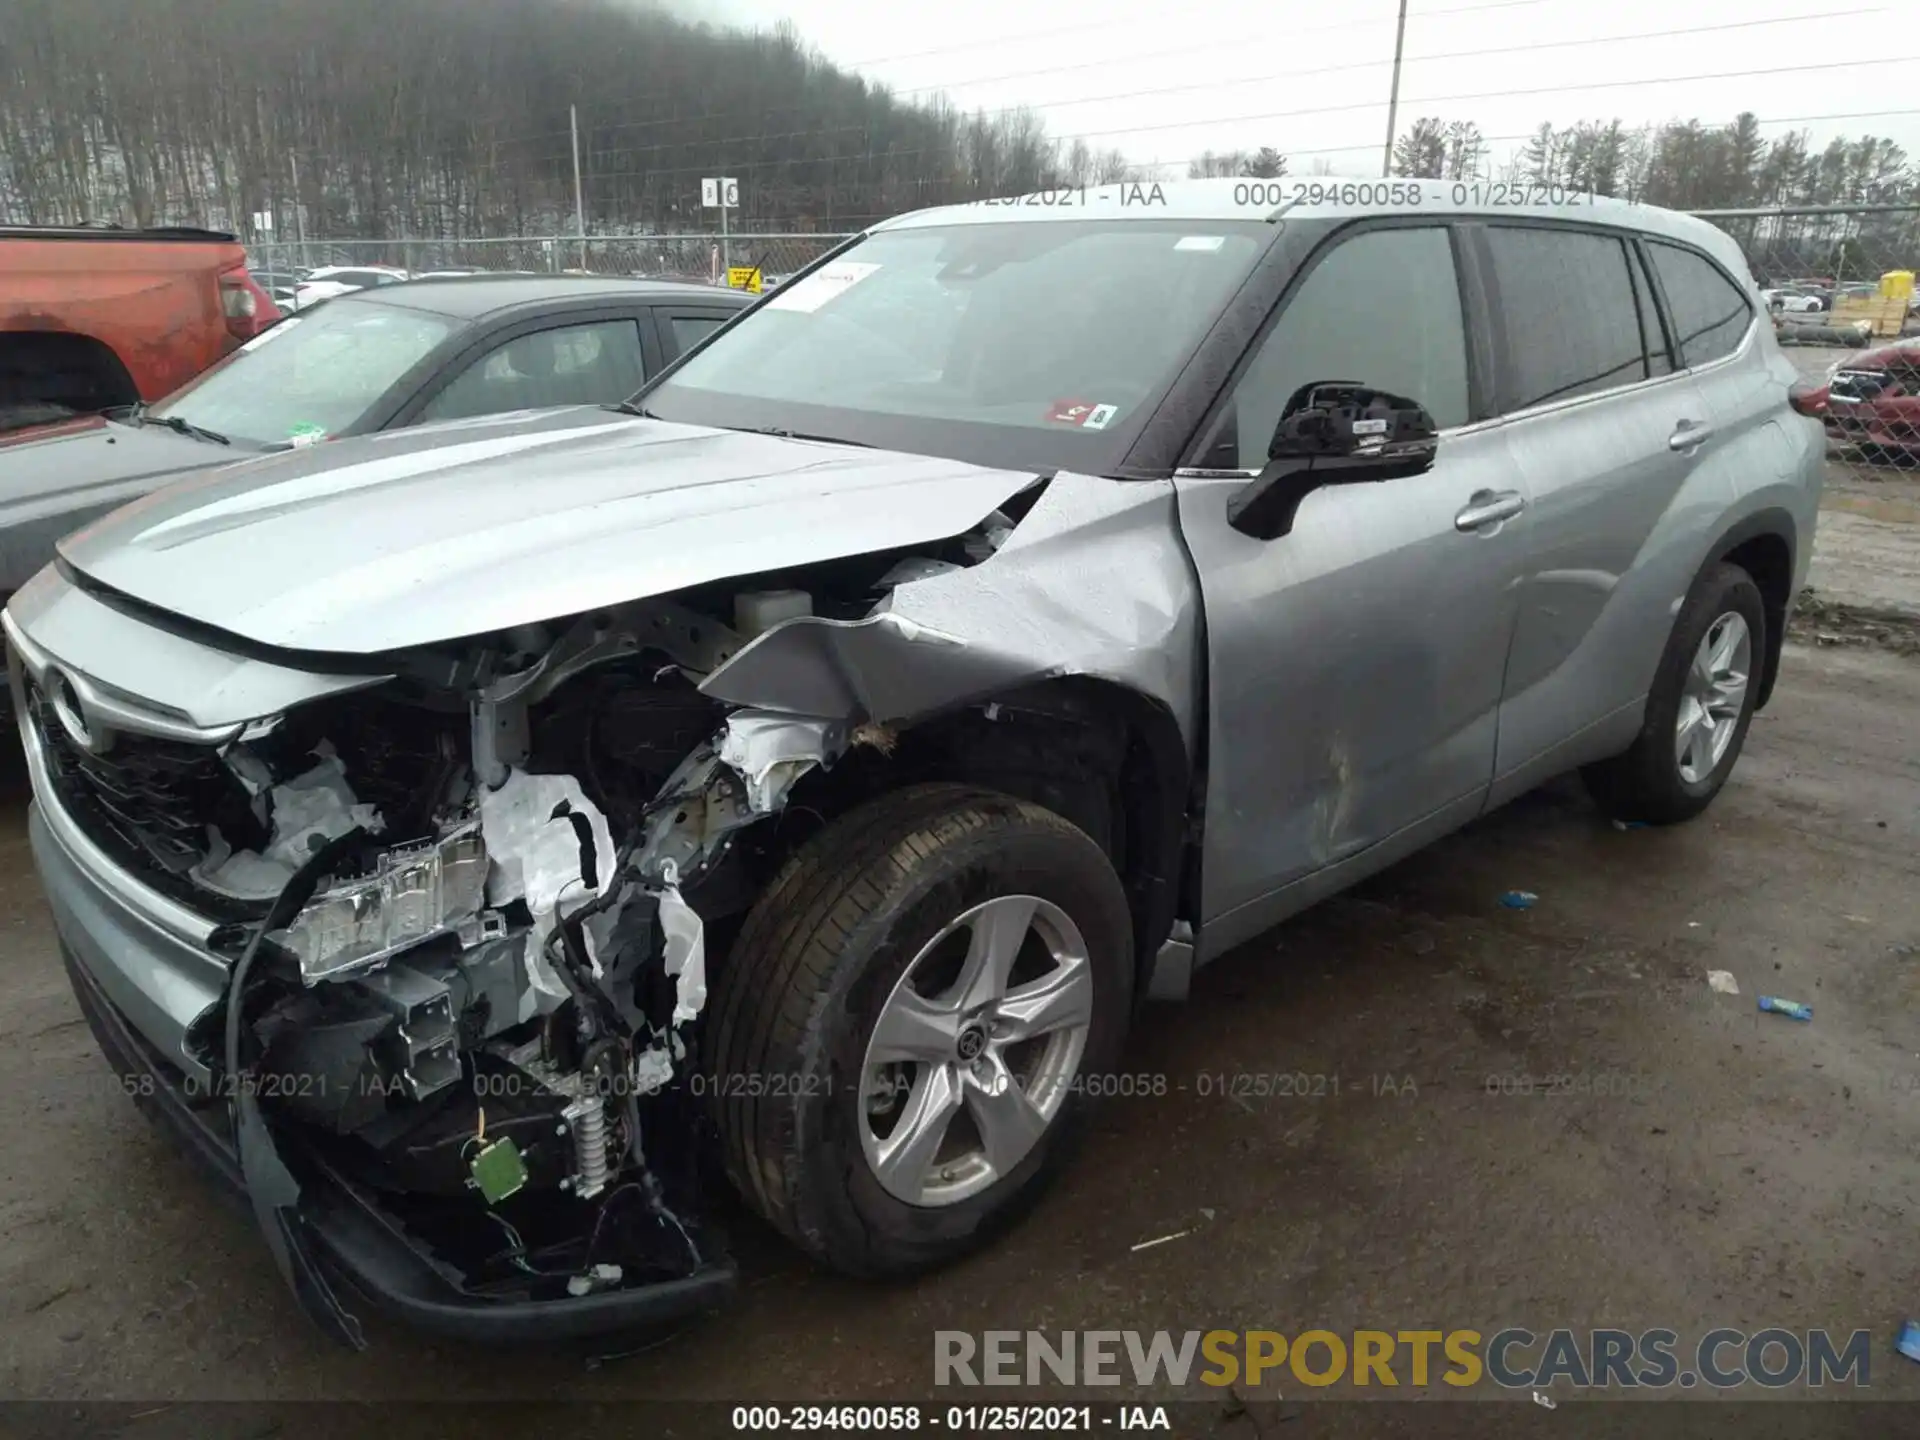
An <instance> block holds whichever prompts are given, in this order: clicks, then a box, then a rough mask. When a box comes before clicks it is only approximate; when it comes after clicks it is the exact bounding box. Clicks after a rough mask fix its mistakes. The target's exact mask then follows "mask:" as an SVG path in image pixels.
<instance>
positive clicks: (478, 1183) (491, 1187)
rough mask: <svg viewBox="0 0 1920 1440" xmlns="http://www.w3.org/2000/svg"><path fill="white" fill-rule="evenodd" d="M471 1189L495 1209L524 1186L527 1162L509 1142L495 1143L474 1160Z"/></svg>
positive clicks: (511, 1142) (498, 1141)
mask: <svg viewBox="0 0 1920 1440" xmlns="http://www.w3.org/2000/svg"><path fill="white" fill-rule="evenodd" d="M469 1168H470V1169H471V1171H472V1174H473V1183H474V1187H475V1188H476V1189H478V1190H479V1192H480V1193H481V1194H482V1195H483V1196H485V1197H486V1201H487V1203H488V1204H489V1205H498V1204H499V1203H500V1202H501V1201H502V1200H504V1199H506V1198H507V1197H508V1196H509V1195H512V1194H513V1193H515V1192H516V1191H517V1190H519V1189H520V1187H521V1186H523V1185H525V1184H526V1183H527V1166H526V1162H525V1161H523V1160H522V1159H521V1158H520V1151H519V1149H518V1147H516V1146H515V1145H514V1143H513V1141H511V1140H505V1139H502V1140H496V1141H494V1142H493V1143H492V1144H491V1145H489V1146H487V1148H486V1149H484V1150H482V1151H481V1152H480V1153H479V1154H478V1155H476V1156H474V1157H473V1164H472V1166H471V1167H469Z"/></svg>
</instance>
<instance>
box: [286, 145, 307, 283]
mask: <svg viewBox="0 0 1920 1440" xmlns="http://www.w3.org/2000/svg"><path fill="white" fill-rule="evenodd" d="M287 160H288V163H289V164H291V165H292V166H293V238H294V239H296V240H298V241H299V242H300V259H299V260H298V261H297V262H296V263H298V264H301V265H305V264H306V263H307V207H306V206H305V205H303V204H302V203H301V200H300V154H299V152H298V151H294V152H292V153H290V154H289V155H288V156H287Z"/></svg>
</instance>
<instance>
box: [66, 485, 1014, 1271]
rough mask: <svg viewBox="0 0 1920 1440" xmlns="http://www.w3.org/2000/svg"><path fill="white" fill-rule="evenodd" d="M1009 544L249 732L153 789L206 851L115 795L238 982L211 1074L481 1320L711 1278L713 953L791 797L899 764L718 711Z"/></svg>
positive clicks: (576, 629) (96, 785) (525, 656)
mask: <svg viewBox="0 0 1920 1440" xmlns="http://www.w3.org/2000/svg"><path fill="white" fill-rule="evenodd" d="M1010 530H1011V522H1010V521H1009V520H1008V519H1007V518H1006V516H1005V515H1002V514H998V513H996V514H995V515H994V516H993V517H990V519H989V521H988V522H987V524H986V525H985V526H984V527H982V529H981V530H980V531H978V532H976V533H973V534H969V535H967V536H963V537H959V538H957V539H955V540H954V541H952V542H949V544H948V545H947V546H946V547H944V548H945V549H946V550H948V551H951V552H952V553H951V554H936V555H931V556H930V555H927V554H924V553H921V554H916V555H914V556H910V557H903V556H893V555H883V556H863V557H858V560H857V561H855V562H848V563H845V564H842V565H838V566H830V567H814V568H813V569H812V570H810V572H809V574H808V575H807V576H806V577H805V579H806V580H807V581H808V582H809V583H810V584H811V586H812V587H813V588H812V589H810V590H808V591H802V590H800V589H798V588H795V587H794V586H792V585H770V586H767V587H766V588H755V589H751V590H741V589H738V588H732V589H730V590H720V591H716V593H714V594H710V595H709V594H690V593H683V594H681V595H677V596H675V597H673V598H671V599H655V600H648V601H643V602H638V603H636V604H634V605H632V606H628V607H622V608H621V609H619V610H615V611H607V612H601V613H597V614H593V615H588V616H584V617H579V618H577V619H575V620H572V621H568V622H563V623H562V624H559V625H552V626H532V627H527V628H526V629H525V630H523V631H520V632H515V633H513V634H510V635H496V636H488V637H484V638H483V639H480V640H477V641H473V642H469V643H468V644H466V645H463V646H461V647H458V648H457V649H454V648H449V649H448V650H447V651H446V652H445V653H441V654H435V655H429V656H422V657H416V659H415V662H414V664H413V666H412V667H411V670H410V673H407V674H403V675H401V676H400V677H398V678H396V679H394V680H392V681H389V682H386V683H384V684H381V685H379V686H377V687H375V688H372V689H367V690H362V691H358V692H354V693H350V694H347V695H341V696H334V697H330V698H327V699H323V700H320V701H316V702H314V703H312V704H309V705H305V706H301V707H297V708H295V709H293V710H291V711H289V712H287V713H285V714H283V715H281V716H278V717H275V718H274V719H273V720H271V721H268V722H261V723H258V724H254V725H251V726H249V727H247V729H246V730H245V731H244V733H242V734H241V735H239V736H238V737H237V738H236V739H234V740H233V741H232V742H230V743H229V744H227V745H225V746H223V747H221V748H220V749H219V751H218V767H219V773H218V774H214V773H211V772H208V771H206V770H205V769H204V767H203V768H201V769H193V770H189V769H188V768H187V767H186V762H185V761H184V760H182V761H180V762H179V763H178V764H175V765H172V768H169V762H167V760H166V757H165V756H164V754H162V758H161V759H159V760H154V759H149V760H148V761H147V762H145V763H147V764H148V765H149V770H148V772H146V773H147V776H148V779H147V780H146V781H143V783H149V784H151V785H152V786H155V787H164V786H172V787H173V789H172V790H171V791H166V790H164V789H163V790H156V792H155V793H156V794H163V795H164V798H166V799H168V800H170V801H171V802H173V803H172V806H171V810H170V813H176V814H177V813H178V811H179V809H180V808H182V801H183V799H185V798H190V801H191V806H192V813H193V814H194V815H195V816H196V820H197V829H198V832H199V833H192V827H189V828H186V829H183V828H181V827H179V826H177V825H173V826H169V827H165V828H164V829H160V828H156V827H155V826H154V825H153V824H150V823H148V822H149V819H150V814H149V812H146V811H143V810H141V809H140V807H139V806H138V804H137V803H136V799H137V797H136V796H134V795H133V794H132V793H131V788H130V787H128V786H127V785H125V784H124V783H120V788H119V789H118V790H116V789H115V784H116V783H119V782H116V781H113V780H110V779H108V778H107V777H105V775H104V774H103V773H94V774H91V775H89V777H88V778H89V780H90V781H91V792H90V793H91V795H92V797H93V799H92V802H91V803H92V805H93V810H94V812H95V817H94V818H95V819H96V821H98V822H100V823H101V824H102V825H104V826H105V827H106V828H107V829H110V830H112V831H113V832H114V833H115V834H117V835H118V836H120V837H121V838H122V839H123V840H124V841H126V842H127V846H128V847H129V848H133V847H137V848H138V849H139V850H141V851H142V852H143V857H144V859H143V863H144V868H145V870H146V872H147V873H148V874H149V875H151V876H152V877H153V878H154V879H156V880H160V879H164V880H165V881H166V882H167V884H168V886H169V888H170V890H171V892H172V893H174V894H176V895H179V896H181V897H182V898H187V897H189V896H190V897H191V902H192V903H194V904H195V905H197V906H198V907H200V908H202V909H203V910H205V911H206V912H207V913H212V914H217V915H218V916H219V917H220V918H221V919H222V920H223V921H224V922H226V923H224V924H223V926H222V928H221V930H219V931H216V932H215V942H214V943H215V945H216V948H223V949H226V950H228V951H229V953H231V954H233V955H235V956H240V957H243V958H241V959H240V960H238V961H237V963H236V964H235V965H234V967H233V972H232V978H231V981H230V985H229V990H228V994H227V996H226V1002H225V1004H224V1005H222V1006H221V1007H218V1008H217V1009H216V1010H215V1011H214V1012H210V1014H209V1015H208V1016H207V1017H206V1021H205V1023H204V1024H203V1025H202V1026H200V1027H197V1028H196V1031H195V1033H194V1035H193V1036H192V1037H191V1038H192V1042H193V1044H194V1048H195V1050H196V1052H197V1053H198V1054H199V1055H200V1056H201V1058H203V1059H204V1060H205V1062H206V1064H207V1065H208V1068H209V1071H210V1073H212V1074H214V1075H215V1076H216V1077H222V1078H223V1079H224V1080H225V1083H226V1084H227V1085H228V1086H229V1087H231V1090H232V1091H238V1092H244V1093H245V1094H246V1095H248V1096H249V1097H252V1099H253V1101H254V1102H255V1103H257V1105H258V1108H259V1111H260V1112H261V1113H264V1114H265V1115H267V1116H268V1117H270V1118H271V1121H272V1124H273V1127H274V1130H275V1131H276V1133H278V1134H279V1135H280V1137H281V1140H282V1147H283V1148H286V1140H287V1137H289V1136H297V1137H298V1140H299V1146H298V1148H299V1149H301V1150H302V1151H303V1152H311V1154H312V1155H313V1156H315V1157H319V1159H320V1160H321V1161H322V1162H323V1163H324V1164H325V1166H326V1167H327V1168H328V1169H329V1170H330V1171H331V1172H332V1173H333V1174H334V1175H335V1176H337V1177H340V1178H343V1179H344V1180H346V1181H347V1182H348V1183H350V1184H353V1185H355V1186H358V1187H362V1188H364V1190H366V1191H367V1192H368V1193H370V1194H373V1195H376V1196H378V1198H379V1201H380V1203H381V1205H383V1206H384V1207H386V1208H387V1209H388V1210H389V1211H391V1212H392V1213H393V1214H394V1215H395V1216H397V1217H398V1218H399V1219H400V1220H401V1221H402V1222H403V1223H404V1224H405V1225H406V1227H407V1228H408V1229H409V1230H410V1231H412V1232H414V1233H416V1234H419V1235H422V1236H426V1237H429V1238H430V1240H431V1243H432V1245H433V1247H434V1249H435V1250H436V1251H437V1252H439V1253H440V1254H442V1255H444V1256H445V1257H446V1258H447V1259H448V1260H449V1261H451V1262H452V1263H453V1264H454V1265H455V1266H456V1267H457V1268H458V1269H459V1271H460V1272H461V1273H462V1274H463V1275H464V1276H465V1277H466V1284H467V1288H469V1289H470V1290H472V1289H477V1290H479V1291H481V1292H482V1293H485V1292H486V1291H487V1290H488V1289H489V1288H496V1287H497V1288H498V1289H499V1290H500V1291H502V1292H504V1293H515V1294H527V1295H529V1296H532V1297H547V1296H555V1295H562V1294H565V1295H573V1296H581V1295H586V1294H590V1293H596V1292H597V1291H599V1290H602V1289H615V1288H620V1287H622V1286H625V1285H633V1284H649V1283H655V1282H658V1281H661V1280H662V1279H671V1278H675V1277H681V1276H686V1275H690V1274H692V1273H694V1272H695V1271H697V1270H698V1269H699V1268H700V1266H701V1265H702V1264H703V1262H704V1261H705V1260H706V1258H707V1257H708V1256H709V1255H710V1254H711V1252H712V1249H713V1247H714V1246H715V1245H716V1244H717V1241H716V1239H715V1238H714V1237H712V1236H710V1235H709V1234H708V1233H707V1231H706V1229H705V1228H704V1222H703V1220H702V1219H701V1218H700V1215H701V1209H702V1207H701V1206H700V1204H699V1200H698V1187H699V1178H698V1177H699V1169H700V1167H699V1165H698V1163H697V1150H698V1145H697V1141H698V1136H699V1127H700V1125H701V1123H702V1122H701V1115H702V1109H701V1104H700V1099H701V1096H700V1093H699V1085H698V1082H697V1080H696V1079H694V1077H695V1074H696V1072H695V1070H694V1066H695V1063H696V1059H697V1055H696V1051H697V1046H698V1031H699V1020H700V1017H701V1014H702V1010H703V1007H704V1005H705V1003H706V998H707V963H708V954H709V949H710V947H711V946H713V945H715V944H716V943H718V944H721V945H724V942H725V939H726V937H727V936H728V935H729V934H730V933H731V930H732V928H733V927H735V926H737V924H738V921H739V919H740V917H741V916H742V915H743V914H744V912H745V910H746V909H747V907H748V906H750V905H751V903H752V901H753V899H754V897H755V896H756V894H757V893H758V892H759V891H760V890H761V889H762V888H763V886H764V884H765V882H766V880H767V877H768V873H769V870H770V867H771V865H772V863H773V861H772V858H771V857H773V856H774V855H776V854H777V852H778V846H777V844H773V843H765V842H763V841H762V840H757V839H756V838H755V837H756V835H757V834H758V833H759V831H769V830H777V829H778V827H779V825H780V824H781V823H782V822H781V820H780V818H779V817H781V815H782V812H783V810H784V809H785V807H786V805H787V802H788V799H789V797H790V796H791V794H792V793H793V791H794V789H795V787H796V785H798V784H800V783H801V782H802V781H803V780H805V779H806V777H808V776H810V775H816V774H820V773H823V772H825V771H826V770H828V769H829V768H831V767H833V766H834V765H835V763H836V761H838V760H840V759H841V758H842V757H843V756H844V755H845V754H846V752H847V751H848V750H849V749H850V748H859V749H865V750H867V751H868V752H869V753H870V754H871V755H874V756H876V757H877V756H880V755H882V754H884V753H886V752H887V751H889V750H890V747H891V744H892V736H891V732H890V731H888V730H887V729H886V728H885V727H883V726H877V725H860V726H853V725H850V724H849V723H847V722H846V721H842V720H830V719H823V718H818V717H813V716H806V715H799V714H791V713H782V712H776V711H771V710H761V709H755V708H752V707H747V706H733V705H729V704H727V703H725V702H723V701H720V700H716V699H713V698H710V697H709V696H707V695H705V694H703V693H702V692H701V691H700V690H699V689H698V688H697V687H698V683H699V681H700V680H701V679H702V678H704V677H705V676H706V675H708V674H709V673H711V671H712V670H713V669H714V668H716V667H717V666H718V665H720V664H721V663H723V662H724V661H725V660H727V659H729V658H731V657H732V656H734V655H736V654H738V653H739V652H740V651H741V650H742V649H743V648H744V647H746V646H747V645H748V644H750V643H751V642H752V641H753V640H754V639H755V638H756V637H758V636H760V635H762V634H764V633H766V632H767V631H768V630H769V629H771V628H773V627H775V626H777V625H778V624H780V623H781V622H783V621H786V620H790V619H794V618H796V617H801V616H815V617H820V616H824V617H829V618H833V617H843V618H847V619H855V618H858V617H861V616H865V615H867V614H869V613H870V612H872V611H873V609H874V608H875V606H876V604H877V603H880V602H882V601H883V600H884V598H885V596H886V594H887V593H888V591H889V589H890V587H892V586H893V585H895V584H897V583H900V581H901V580H902V579H904V578H909V577H914V578H924V577H926V576H928V575H933V574H939V573H943V572H944V571H948V570H957V569H960V568H964V567H965V566H967V565H968V564H970V563H977V562H978V561H979V560H981V559H984V558H986V556H988V555H990V554H991V553H992V550H993V548H994V547H995V546H996V545H997V544H998V543H1000V541H1001V540H1002V539H1003V538H1004V537H1005V535H1006V534H1008V533H1009V532H1010ZM778 578H791V577H778ZM150 749H152V750H153V751H154V752H155V753H156V754H160V753H161V752H162V747H160V746H159V745H158V744H157V742H156V744H155V745H154V746H152V747H150ZM204 759H205V757H202V760H204ZM87 763H89V764H91V763H93V762H92V761H91V760H89V761H88V762H87ZM119 763H120V764H121V765H122V766H123V767H124V766H125V765H126V764H128V763H129V762H127V761H126V760H124V759H123V760H122V761H120V762H119ZM194 763H195V764H196V765H197V764H200V763H201V761H196V762H194ZM756 827H759V831H756ZM777 838H778V837H777V836H772V837H768V839H770V840H777ZM316 867H318V871H317V872H316ZM316 873H318V875H319V880H318V884H317V885H315V886H313V887H312V890H311V895H310V898H306V899H304V901H303V902H302V903H299V904H298V906H297V908H296V909H291V910H290V909H288V908H287V904H286V897H287V895H288V894H289V892H290V891H291V890H295V889H298V888H299V885H300V881H301V879H302V877H312V876H314V875H315V874H316ZM236 1009H237V1012H238V1016H239V1022H240V1023H239V1024H238V1025H237V1026H236V1025H234V1024H232V1020H231V1017H232V1016H233V1014H234V1012H235V1011H236ZM222 1031H225V1032H226V1034H227V1037H228V1043H227V1044H226V1045H225V1046H223V1045H222V1043H221V1034H222ZM203 1032H204V1033H203ZM690 1081H691V1082H692V1083H690ZM246 1125H247V1121H246V1118H245V1117H244V1116H243V1117H242V1119H241V1121H240V1128H241V1130H242V1132H243V1138H244V1132H245V1130H246ZM243 1149H244V1146H243ZM257 1201H258V1196H257V1195H256V1202H257ZM296 1288H298V1287H296Z"/></svg>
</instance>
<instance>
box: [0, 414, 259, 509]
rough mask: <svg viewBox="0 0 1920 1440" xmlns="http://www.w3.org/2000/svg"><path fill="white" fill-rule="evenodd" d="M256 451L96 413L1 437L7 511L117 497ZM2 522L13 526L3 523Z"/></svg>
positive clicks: (0, 477) (0, 481)
mask: <svg viewBox="0 0 1920 1440" xmlns="http://www.w3.org/2000/svg"><path fill="white" fill-rule="evenodd" d="M247 453H248V452H246V451H244V450H241V451H237V452H236V451H235V450H233V449H230V448H229V447H227V446H225V445H216V444H214V443H213V442H211V441H208V440H195V439H193V438H192V437H191V436H188V435H182V434H179V433H178V432H177V431H173V430H168V429H165V428H164V427H162V426H159V425H119V424H115V423H113V422H112V421H109V420H105V419H102V418H101V417H100V416H98V415H89V416H86V417H84V418H82V419H78V420H64V421H58V422H56V423H54V424H51V425H36V426H34V427H33V428H32V429H29V430H14V431H10V432H8V433H7V434H5V435H0V507H4V509H0V514H4V515H6V516H11V517H16V518H25V516H26V515H28V514H31V515H39V514H42V513H47V512H50V511H53V510H70V509H77V508H79V507H81V506H85V505H96V504H100V503H102V502H104V501H107V500H110V499H111V498H112V493H113V492H115V491H116V490H119V489H126V493H127V494H128V495H129V496H131V495H134V494H138V493H139V489H138V488H127V482H129V481H147V480H157V479H158V478H159V477H161V476H163V475H177V474H179V473H180V472H181V471H183V470H199V469H204V468H205V467H207V466H209V465H226V464H230V463H231V462H233V461H234V460H236V459H239V458H242V457H244V456H245V455H246V454H247ZM0 523H5V522H4V521H0Z"/></svg>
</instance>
